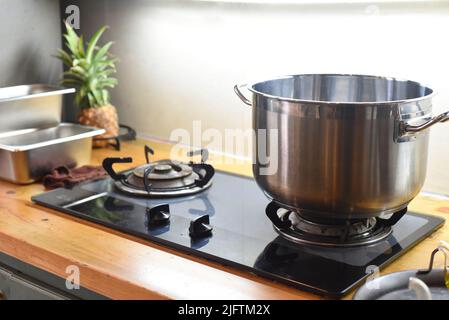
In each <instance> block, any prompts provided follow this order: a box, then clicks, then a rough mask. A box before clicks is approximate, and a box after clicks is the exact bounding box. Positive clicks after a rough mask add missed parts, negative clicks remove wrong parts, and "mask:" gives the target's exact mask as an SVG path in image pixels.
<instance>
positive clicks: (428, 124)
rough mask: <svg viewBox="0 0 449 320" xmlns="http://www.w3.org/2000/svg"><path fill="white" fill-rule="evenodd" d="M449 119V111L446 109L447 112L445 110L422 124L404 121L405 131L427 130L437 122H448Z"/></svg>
mask: <svg viewBox="0 0 449 320" xmlns="http://www.w3.org/2000/svg"><path fill="white" fill-rule="evenodd" d="M448 120H449V111H446V112H443V113H441V114H439V115H437V116H435V117H433V118H432V119H430V120H428V121H426V122H424V123H423V124H420V125H411V124H407V123H404V127H403V132H404V133H407V132H420V131H422V130H425V129H427V128H429V127H431V126H433V125H434V124H435V123H438V122H446V121H448Z"/></svg>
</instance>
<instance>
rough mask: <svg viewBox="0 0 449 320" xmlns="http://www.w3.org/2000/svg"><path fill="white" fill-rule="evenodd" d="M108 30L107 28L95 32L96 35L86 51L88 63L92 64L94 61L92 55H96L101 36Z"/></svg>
mask: <svg viewBox="0 0 449 320" xmlns="http://www.w3.org/2000/svg"><path fill="white" fill-rule="evenodd" d="M106 28H107V26H104V27H102V28H100V29H99V30H98V31H97V32H95V34H94V35H93V36H92V38H91V39H90V41H89V44H88V45H87V50H86V60H87V62H89V63H90V62H91V61H92V55H93V53H94V49H95V46H96V45H97V42H98V40H99V39H100V37H101V35H102V34H103V32H104V31H105V30H106Z"/></svg>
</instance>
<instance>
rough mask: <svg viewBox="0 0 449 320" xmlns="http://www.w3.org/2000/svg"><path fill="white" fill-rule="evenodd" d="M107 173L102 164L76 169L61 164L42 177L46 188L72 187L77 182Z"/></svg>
mask: <svg viewBox="0 0 449 320" xmlns="http://www.w3.org/2000/svg"><path fill="white" fill-rule="evenodd" d="M105 174H106V172H105V171H104V169H103V167H101V166H89V165H86V166H82V167H78V168H74V169H69V168H68V167H66V166H61V167H57V168H55V169H53V171H52V172H51V173H49V174H47V175H46V176H44V178H43V179H42V183H43V184H44V186H45V188H46V189H55V188H60V187H64V188H72V187H73V186H74V185H76V184H77V183H80V182H82V181H85V180H90V179H95V178H99V177H102V176H104V175H105Z"/></svg>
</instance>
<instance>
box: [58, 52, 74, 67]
mask: <svg viewBox="0 0 449 320" xmlns="http://www.w3.org/2000/svg"><path fill="white" fill-rule="evenodd" d="M56 57H57V58H59V59H61V60H62V62H64V64H65V65H66V66H68V67H70V66H72V57H70V55H69V54H68V53H67V52H65V51H64V50H62V49H58V55H56Z"/></svg>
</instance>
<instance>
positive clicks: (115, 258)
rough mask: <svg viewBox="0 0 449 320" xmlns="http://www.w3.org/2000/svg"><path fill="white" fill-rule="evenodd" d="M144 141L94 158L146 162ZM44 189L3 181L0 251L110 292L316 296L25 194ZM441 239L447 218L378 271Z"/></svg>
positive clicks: (443, 205)
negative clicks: (75, 272) (74, 269)
mask: <svg viewBox="0 0 449 320" xmlns="http://www.w3.org/2000/svg"><path fill="white" fill-rule="evenodd" d="M143 144H144V141H139V140H137V141H133V142H128V143H124V144H123V146H122V150H121V151H114V150H111V149H99V150H94V152H93V156H92V163H93V164H100V163H101V161H102V160H103V159H104V158H105V157H107V156H130V155H131V156H132V157H133V158H134V164H130V165H127V166H125V165H121V166H117V169H119V170H121V169H125V168H126V167H130V166H133V165H136V164H139V163H143V162H144V155H143V152H142V150H143V148H142V147H143ZM150 144H151V146H152V147H153V148H154V149H155V151H156V154H155V159H162V158H167V157H168V155H169V151H170V145H168V144H164V143H160V142H153V141H151V142H150ZM222 160H223V158H221V157H218V156H215V155H211V160H210V161H211V162H212V163H213V164H214V165H215V166H216V167H217V168H218V169H221V170H226V171H233V172H235V173H239V174H245V175H250V174H251V165H250V163H248V162H245V161H241V163H240V164H235V163H234V164H232V165H231V164H226V163H224V162H225V161H222ZM43 191H44V188H43V187H42V185H40V184H32V185H27V186H18V185H14V184H11V183H8V182H3V181H1V182H0V251H1V252H3V253H5V254H7V255H10V256H13V257H15V258H17V259H19V260H22V261H24V262H26V263H29V264H32V265H34V266H36V267H38V268H41V269H44V270H46V271H49V272H50V273H53V274H55V275H57V276H60V277H62V278H65V277H66V276H67V274H66V268H67V267H68V266H69V265H77V266H78V267H79V268H80V272H81V273H80V275H81V276H80V282H81V286H83V287H85V288H88V289H90V290H92V291H95V292H97V293H100V294H102V295H105V296H108V297H110V298H114V299H320V297H318V296H316V295H313V294H310V293H306V292H302V291H299V290H297V289H293V288H290V287H288V286H285V285H281V284H278V283H274V282H272V281H270V280H267V279H264V278H261V277H258V276H255V275H252V274H250V273H248V272H241V271H238V270H236V269H233V268H229V267H223V266H221V265H219V264H217V263H212V262H208V261H205V260H203V259H200V258H196V257H192V256H189V255H187V254H182V253H179V252H175V251H173V250H171V249H167V248H165V247H162V246H160V245H157V244H154V243H151V242H149V241H144V240H141V239H138V238H135V237H132V236H128V235H125V234H122V233H120V232H117V231H113V230H110V229H107V228H105V227H101V226H97V225H95V224H93V223H89V222H86V221H82V220H80V219H77V218H74V217H71V216H68V215H65V214H62V213H59V212H57V211H54V210H50V209H46V208H43V207H40V206H37V205H35V204H33V203H32V202H31V201H30V197H31V196H32V195H35V194H39V193H41V192H43ZM410 209H411V210H416V211H420V212H424V213H429V214H434V215H438V216H442V217H446V216H449V201H448V200H444V199H440V198H437V197H429V196H423V195H420V196H418V197H417V198H416V199H415V200H414V201H413V202H412V204H411V205H410ZM440 239H441V240H446V241H448V240H449V227H448V225H447V224H446V225H445V226H443V227H442V228H441V229H439V230H437V231H436V232H435V233H434V234H432V235H431V236H430V237H429V238H427V239H426V240H424V241H422V242H421V243H419V244H418V245H417V246H416V247H414V248H412V249H411V250H410V251H409V252H408V253H406V254H405V255H404V256H402V257H401V258H399V259H397V260H396V261H395V262H393V263H392V264H391V265H390V266H388V267H387V268H385V269H384V270H383V271H382V273H383V274H384V273H390V272H394V271H399V270H404V269H413V268H422V267H425V266H426V265H427V263H428V259H429V255H430V253H431V251H432V250H433V249H434V248H435V247H436V246H437V245H438V240H440ZM438 263H439V264H440V265H442V261H438ZM350 296H351V295H348V296H347V297H346V298H349V297H350Z"/></svg>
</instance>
